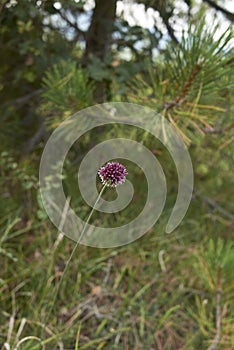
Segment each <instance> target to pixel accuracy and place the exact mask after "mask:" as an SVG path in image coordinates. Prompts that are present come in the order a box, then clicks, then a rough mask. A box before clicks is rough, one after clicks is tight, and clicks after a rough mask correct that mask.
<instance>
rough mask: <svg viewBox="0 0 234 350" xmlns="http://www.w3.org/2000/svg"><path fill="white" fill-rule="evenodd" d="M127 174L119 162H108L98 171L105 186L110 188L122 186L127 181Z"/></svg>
mask: <svg viewBox="0 0 234 350" xmlns="http://www.w3.org/2000/svg"><path fill="white" fill-rule="evenodd" d="M127 174H128V172H127V170H126V168H125V167H124V166H123V165H122V164H120V163H117V162H108V163H107V164H106V165H105V166H103V167H102V168H100V169H99V171H98V175H99V176H100V178H101V181H102V183H103V185H106V186H108V187H116V186H118V185H121V184H122V183H123V182H124V181H125V179H126V176H127Z"/></svg>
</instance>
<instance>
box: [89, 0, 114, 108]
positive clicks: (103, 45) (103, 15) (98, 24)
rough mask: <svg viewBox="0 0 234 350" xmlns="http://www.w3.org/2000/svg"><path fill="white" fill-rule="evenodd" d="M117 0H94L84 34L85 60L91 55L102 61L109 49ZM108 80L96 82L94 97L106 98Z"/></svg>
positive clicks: (100, 99)
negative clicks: (90, 17)
mask: <svg viewBox="0 0 234 350" xmlns="http://www.w3.org/2000/svg"><path fill="white" fill-rule="evenodd" d="M116 3H117V0H95V8H94V12H93V16H92V20H91V24H90V27H89V29H88V32H87V36H86V50H85V54H84V58H85V60H86V62H87V61H88V60H89V59H90V58H91V56H95V57H98V58H99V59H100V60H101V61H103V59H104V57H105V55H106V54H107V53H108V51H109V50H110V46H111V40H112V32H113V28H114V21H115V13H116ZM107 87H108V82H107V81H101V82H98V83H97V88H96V99H97V102H100V103H101V102H103V101H104V100H105V98H106V93H107Z"/></svg>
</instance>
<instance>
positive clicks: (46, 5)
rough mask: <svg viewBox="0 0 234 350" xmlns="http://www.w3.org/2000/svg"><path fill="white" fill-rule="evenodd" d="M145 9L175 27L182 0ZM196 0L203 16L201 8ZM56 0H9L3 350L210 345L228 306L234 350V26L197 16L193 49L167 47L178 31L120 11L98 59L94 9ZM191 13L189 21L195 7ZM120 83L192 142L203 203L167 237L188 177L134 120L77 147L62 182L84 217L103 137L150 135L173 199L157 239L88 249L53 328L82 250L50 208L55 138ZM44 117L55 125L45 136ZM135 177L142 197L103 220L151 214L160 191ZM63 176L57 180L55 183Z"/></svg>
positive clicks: (225, 342) (0, 230)
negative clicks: (180, 178) (83, 188)
mask: <svg viewBox="0 0 234 350" xmlns="http://www.w3.org/2000/svg"><path fill="white" fill-rule="evenodd" d="M137 2H138V3H140V4H144V5H145V7H146V9H152V8H154V9H156V10H157V13H158V14H159V15H160V17H161V18H163V22H164V23H167V25H169V27H167V28H169V29H170V23H172V22H173V21H172V20H170V21H169V19H172V18H173V15H172V14H173V10H174V9H176V6H177V2H176V1H171V2H168V3H167V6H165V2H162V1H158V2H155V1H150V0H149V1H148V0H147V1H140V0H139V1H137ZM185 2H186V3H187V4H188V5H189V6H190V7H191V9H192V8H193V6H194V5H196V2H195V1H193V2H191V1H187V0H186V1H185ZM10 3H11V4H10ZM55 3H56V1H41V2H40V1H36V0H22V1H16V2H14V1H4V2H3V5H2V3H1V4H0V20H1V26H0V49H1V55H0V98H1V106H2V112H1V122H0V123H1V125H0V126H1V128H0V133H1V145H0V147H1V152H0V186H1V200H0V212H1V218H0V258H1V277H0V303H1V307H0V348H3V349H4V350H6V349H9V348H10V350H13V349H17V350H21V349H24V350H27V349H28V350H33V349H35V350H36V349H37V350H39V349H40V350H41V349H43V347H44V349H46V350H47V349H48V350H55V349H63V348H64V349H76V350H77V349H79V350H82V349H90V350H92V349H93V350H96V349H104V350H105V349H106V350H109V349H118V350H125V349H126V348H129V349H160V350H177V349H181V350H197V349H199V350H207V349H209V347H210V346H211V344H214V341H215V339H216V337H217V314H218V313H219V311H220V315H221V320H220V322H221V332H220V335H219V339H218V343H219V344H218V345H217V346H219V349H220V350H231V349H233V348H234V336H233V335H234V329H233V312H232V309H233V301H234V293H233V291H234V276H233V264H234V258H233V249H234V240H233V213H232V211H233V206H232V203H231V200H230V199H231V190H232V187H233V179H232V178H233V176H232V162H233V146H232V141H233V136H232V130H233V112H232V109H233V52H232V48H231V46H230V45H231V38H232V36H233V33H232V30H231V29H228V30H227V31H226V32H225V33H223V34H222V33H221V34H220V35H219V38H218V39H216V38H217V31H218V27H217V26H216V25H214V26H213V27H212V28H208V26H207V25H206V24H205V23H204V22H202V21H201V22H200V21H199V22H198V21H197V17H198V15H195V16H193V17H192V18H191V22H192V24H191V25H190V27H189V30H188V32H186V31H184V33H183V36H182V38H181V39H180V40H179V44H178V45H176V44H175V42H174V43H172V42H171V41H170V40H168V38H167V41H169V42H168V46H167V47H166V49H165V50H162V49H160V48H159V46H158V44H159V42H160V40H161V38H163V40H165V36H163V33H162V31H161V30H160V29H159V28H154V29H153V30H152V31H150V30H148V29H146V30H145V29H142V28H140V27H139V26H138V25H135V26H130V25H129V23H127V21H125V20H124V18H123V17H121V15H120V17H119V18H118V19H116V21H115V29H114V35H113V42H112V44H113V45H112V47H111V50H109V51H108V52H107V53H106V54H105V55H103V57H104V58H103V59H98V58H97V57H93V58H91V59H90V60H89V61H87V62H84V61H85V60H84V59H83V54H84V43H85V40H86V38H87V32H83V31H82V30H81V29H80V28H78V29H77V28H76V26H78V25H79V23H78V22H79V21H77V19H79V16H81V15H84V13H85V11H86V9H85V8H86V7H85V1H78V2H77V1H75V0H61V1H59V3H61V6H62V8H61V9H58V4H57V5H56V6H54V5H55ZM56 7H57V8H56ZM177 10H178V9H177ZM61 11H62V12H61ZM206 11H207V10H206V7H205V6H202V12H203V14H205V13H206ZM60 12H61V14H62V15H63V17H64V18H65V19H63V22H62V21H61V18H62V17H61V14H60ZM175 12H176V11H175ZM177 13H178V12H177ZM200 13H201V12H199V16H200ZM88 15H89V16H92V13H91V12H89V13H88ZM56 16H57V17H56ZM178 16H181V18H183V20H185V17H184V12H183V11H182V10H180V11H179V15H178ZM69 21H70V23H69ZM56 28H57V29H56ZM172 29H173V28H172ZM215 33H216V34H215ZM172 40H173V39H172ZM139 43H140V44H141V46H138V45H139ZM154 49H158V50H157V53H156V54H155V50H154ZM152 52H154V55H153V54H152ZM106 82H107V84H108V89H109V90H110V96H111V100H113V101H130V102H136V103H138V104H143V105H146V106H149V107H152V108H154V109H155V110H156V111H158V112H160V113H162V114H163V115H164V116H165V118H168V120H170V121H171V123H172V124H173V125H174V126H175V127H176V128H177V130H178V132H180V133H181V134H182V135H183V137H184V139H185V141H186V142H187V143H188V144H189V143H190V145H191V147H190V148H189V150H190V154H191V157H192V160H193V165H194V172H195V191H194V197H193V199H192V202H191V205H190V208H189V210H188V213H187V215H186V217H185V218H184V220H183V222H182V223H181V225H180V226H179V228H178V229H177V230H176V231H175V232H173V233H172V234H170V235H165V233H164V230H165V223H166V222H167V219H168V216H169V209H168V207H169V206H170V207H171V206H173V203H174V199H175V196H176V194H177V176H176V173H175V169H174V168H173V167H172V166H173V164H171V163H172V162H171V159H170V156H169V154H168V153H167V152H166V150H165V149H164V148H163V147H162V145H160V144H158V143H156V142H155V140H153V139H152V138H150V137H149V135H148V134H142V132H140V131H139V130H135V129H134V130H132V128H131V127H127V126H125V127H124V128H122V127H119V126H116V125H115V126H113V125H111V126H107V127H106V128H103V130H104V131H103V130H102V131H103V132H102V133H99V130H95V131H94V132H90V133H89V134H88V135H84V136H83V137H82V138H81V140H80V142H79V144H75V145H74V147H73V148H72V149H71V150H70V152H69V155H68V157H69V160H67V163H66V164H65V167H64V168H65V171H64V173H63V175H62V180H63V185H64V191H65V194H66V195H67V196H70V195H71V196H72V198H71V205H72V207H73V209H74V210H77V211H79V216H80V217H81V218H85V217H87V214H88V213H89V209H90V208H88V206H87V205H86V203H84V201H83V200H82V198H81V196H80V193H79V190H77V177H76V176H77V167H78V165H79V164H80V161H81V160H82V159H83V156H84V155H85V154H86V152H87V149H90V148H91V147H93V145H95V144H97V143H99V142H102V141H103V135H104V136H105V138H107V139H108V138H115V137H116V136H118V137H127V138H130V139H135V140H137V141H139V140H140V142H142V143H144V144H145V145H147V147H148V148H149V149H150V150H152V152H153V154H155V156H157V158H158V160H159V161H160V163H161V165H162V167H163V169H164V170H165V174H166V178H167V182H168V185H169V186H168V187H169V188H168V197H167V205H166V208H165V210H164V212H163V215H162V216H161V217H160V220H159V222H158V223H157V225H155V227H153V228H152V230H151V232H149V233H147V235H145V236H144V237H142V238H141V239H140V240H138V241H136V242H134V243H133V244H131V245H128V246H123V247H120V248H116V249H111V250H109V249H106V250H101V249H100V250H97V249H94V248H90V247H85V246H80V247H79V249H78V252H77V254H76V255H75V256H74V259H73V260H72V261H71V266H70V269H69V270H68V271H67V272H68V273H67V276H66V278H65V279H64V281H63V284H62V287H61V289H60V291H59V296H58V302H57V303H56V305H55V308H54V312H53V313H52V315H51V318H50V319H49V320H48V324H47V325H46V327H44V321H45V319H46V315H47V312H48V308H49V307H50V306H51V303H52V299H53V296H54V293H55V291H56V288H57V286H58V283H59V279H60V277H61V274H62V271H63V270H64V264H65V261H66V260H67V258H68V256H69V254H70V253H71V251H72V249H73V247H74V244H73V242H72V241H70V240H68V239H66V238H64V237H62V235H61V234H58V232H57V230H56V228H55V227H54V226H53V225H52V224H51V223H50V222H49V220H48V218H47V215H46V213H45V211H44V208H43V204H42V202H41V198H40V192H39V189H38V167H39V162H40V157H41V153H42V150H43V147H44V145H45V142H46V140H47V139H48V136H49V133H50V132H51V131H52V130H53V129H54V128H56V127H57V125H59V124H60V123H61V121H63V120H64V119H65V118H67V117H68V116H70V115H71V114H72V113H74V112H77V111H79V110H80V109H83V108H85V107H88V106H90V105H92V104H94V103H95V102H96V101H95V97H94V95H95V94H94V91H95V87H96V84H98V86H100V85H101V84H102V83H106ZM152 122H154V121H152ZM43 123H45V124H46V125H49V126H50V128H48V130H46V128H44V129H43ZM41 125H42V128H41ZM51 129H52V130H51ZM41 130H42V134H41ZM43 130H44V131H43ZM38 135H39V136H38ZM64 136H65V137H69V135H64ZM35 140H36V141H35ZM32 141H33V142H34V144H33V145H34V146H33V147H32V148H30V151H29V154H26V152H25V151H23V150H25V149H26V151H27V145H28V144H32V143H33V142H32ZM54 170H55V173H56V168H55V169H54ZM128 171H129V179H130V180H131V181H132V182H133V184H134V185H135V188H138V189H139V190H138V191H137V193H135V194H134V204H133V205H132V206H131V205H130V206H129V207H127V208H126V210H125V211H124V213H122V215H117V214H114V215H109V217H107V216H105V215H102V214H100V213H96V215H94V217H93V222H94V223H95V222H98V224H100V222H101V224H102V225H103V226H105V225H110V224H111V225H113V226H114V225H116V226H117V225H122V224H124V223H126V220H130V219H131V218H133V217H135V216H136V215H138V214H139V212H140V211H141V209H142V206H143V205H144V199H145V198H146V196H147V183H146V181H145V179H144V176H143V173H142V172H140V171H139V169H136V166H135V165H134V164H130V162H129V164H128ZM55 176H60V175H59V174H57V173H56V175H55ZM50 180H51V182H50V185H51V186H56V183H55V181H54V177H51V179H50ZM115 195H116V194H115V193H112V194H110V193H107V195H106V197H105V198H106V199H107V200H111V199H113V197H114V196H115ZM217 310H219V311H217ZM220 315H219V316H220ZM43 332H44V333H43ZM4 344H5V345H4Z"/></svg>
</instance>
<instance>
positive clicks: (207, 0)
mask: <svg viewBox="0 0 234 350" xmlns="http://www.w3.org/2000/svg"><path fill="white" fill-rule="evenodd" d="M203 2H205V3H207V4H208V5H209V6H211V7H213V8H214V9H215V10H216V11H220V12H222V13H223V14H224V15H225V16H226V17H227V18H228V19H229V20H230V21H231V22H234V13H232V12H229V11H228V10H226V9H225V8H223V7H221V6H219V5H218V4H216V3H215V2H214V1H212V0H203Z"/></svg>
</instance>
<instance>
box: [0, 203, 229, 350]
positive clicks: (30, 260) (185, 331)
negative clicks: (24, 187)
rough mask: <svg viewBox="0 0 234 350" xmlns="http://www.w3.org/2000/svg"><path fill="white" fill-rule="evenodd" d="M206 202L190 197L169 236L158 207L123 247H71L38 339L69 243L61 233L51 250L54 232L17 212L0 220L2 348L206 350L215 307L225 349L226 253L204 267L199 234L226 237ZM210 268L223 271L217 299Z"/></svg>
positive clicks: (205, 246)
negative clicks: (145, 228)
mask: <svg viewBox="0 0 234 350" xmlns="http://www.w3.org/2000/svg"><path fill="white" fill-rule="evenodd" d="M207 210H208V207H207V206H206V205H203V206H202V207H200V206H199V202H198V201H197V200H194V201H193V202H192V204H191V208H190V210H189V212H188V213H187V216H186V218H185V219H184V221H183V222H182V224H181V225H180V227H179V228H178V229H177V230H176V231H175V232H173V233H172V234H169V235H167V234H165V233H164V228H165V223H166V215H164V217H162V219H161V220H160V222H159V223H158V224H157V225H156V226H155V228H154V229H153V230H152V231H151V232H150V233H147V234H146V235H145V236H144V237H142V238H141V239H139V240H137V241H136V242H134V243H132V244H130V245H127V246H123V247H120V248H117V249H95V248H91V247H85V246H80V247H79V249H78V251H77V252H76V253H75V255H74V256H73V259H72V261H71V264H70V267H69V269H68V271H67V273H66V278H64V280H63V283H62V285H61V288H60V290H59V294H58V299H57V301H56V303H55V306H54V309H53V312H52V314H51V316H50V319H49V320H48V324H47V325H46V328H45V334H44V337H43V338H41V335H42V334H43V333H42V330H43V327H44V326H43V325H44V321H45V319H46V315H47V313H48V309H49V308H50V306H51V303H52V300H53V296H54V293H55V292H56V288H57V285H58V283H59V280H60V277H61V275H62V272H63V269H64V267H65V265H64V264H65V263H64V262H65V261H66V260H67V259H68V257H69V254H70V253H71V251H72V249H73V248H74V243H73V242H72V241H70V240H69V239H68V238H63V239H62V240H61V241H60V243H59V245H58V246H57V247H56V248H55V247H54V242H55V241H56V238H57V235H58V233H57V232H56V230H55V228H54V227H52V225H51V224H50V223H49V222H48V221H41V222H40V223H38V220H36V219H35V220H33V219H23V218H22V217H20V213H19V215H18V216H17V218H13V217H11V215H10V214H9V215H8V216H7V217H5V218H3V219H2V226H3V225H5V230H4V234H3V236H2V240H1V252H2V254H3V255H2V258H1V289H0V296H1V305H2V306H1V312H0V317H1V321H0V324H1V326H0V344H2V349H7V350H8V349H11V350H12V349H24V350H27V349H28V350H32V349H50V350H52V349H66V350H69V349H79V350H83V349H119V350H121V349H159V350H161V349H163V350H169V349H173V350H174V349H186V350H187V349H188V350H189V349H201V350H202V349H209V347H210V349H211V346H212V344H214V341H215V337H216V336H217V319H216V318H217V307H219V308H220V311H219V312H220V314H219V315H218V317H220V319H221V334H220V335H219V344H220V349H227V350H228V349H230V350H231V349H232V348H233V345H234V337H233V334H234V328H233V314H232V312H231V310H232V304H233V296H234V293H233V290H234V288H233V287H234V286H233V279H232V278H231V277H230V276H229V274H228V273H226V272H225V268H227V266H229V264H230V263H231V260H230V261H229V263H228V265H227V266H221V265H222V264H221V263H220V264H221V265H219V263H217V264H216V265H214V264H211V263H210V259H212V254H213V258H215V257H217V254H216V251H213V253H212V249H211V251H210V256H209V255H208V256H207V251H209V245H210V243H209V238H211V237H212V238H213V240H215V237H216V238H217V237H218V236H220V235H223V232H224V230H225V235H226V240H228V241H229V242H231V241H232V243H233V240H232V238H231V227H230V226H229V225H230V222H229V225H228V223H227V221H225V224H224V223H223V222H222V220H221V219H222V218H221V217H220V221H219V222H218V220H214V217H215V216H217V217H218V216H219V214H218V213H216V212H215V211H212V212H210V213H209V215H208V214H207V213H208V211H207ZM195 213H196V217H198V215H199V216H200V218H201V219H202V220H201V221H200V222H197V221H196V220H195V219H194V214H195ZM224 246H225V245H224ZM213 249H216V248H215V247H213ZM222 249H224V250H223V252H225V248H222ZM231 252H233V249H232V251H231ZM226 254H231V253H230V252H226ZM221 255H223V254H221ZM224 255H225V254H224ZM228 259H231V257H230V256H229V258H228ZM220 266H221V267H220ZM232 266H233V265H232ZM218 267H220V268H221V270H222V273H223V275H222V294H221V300H220V305H218V306H217V293H218V288H219V287H218V285H217V284H216V282H217V280H216V277H217V276H218ZM4 344H5V345H4Z"/></svg>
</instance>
